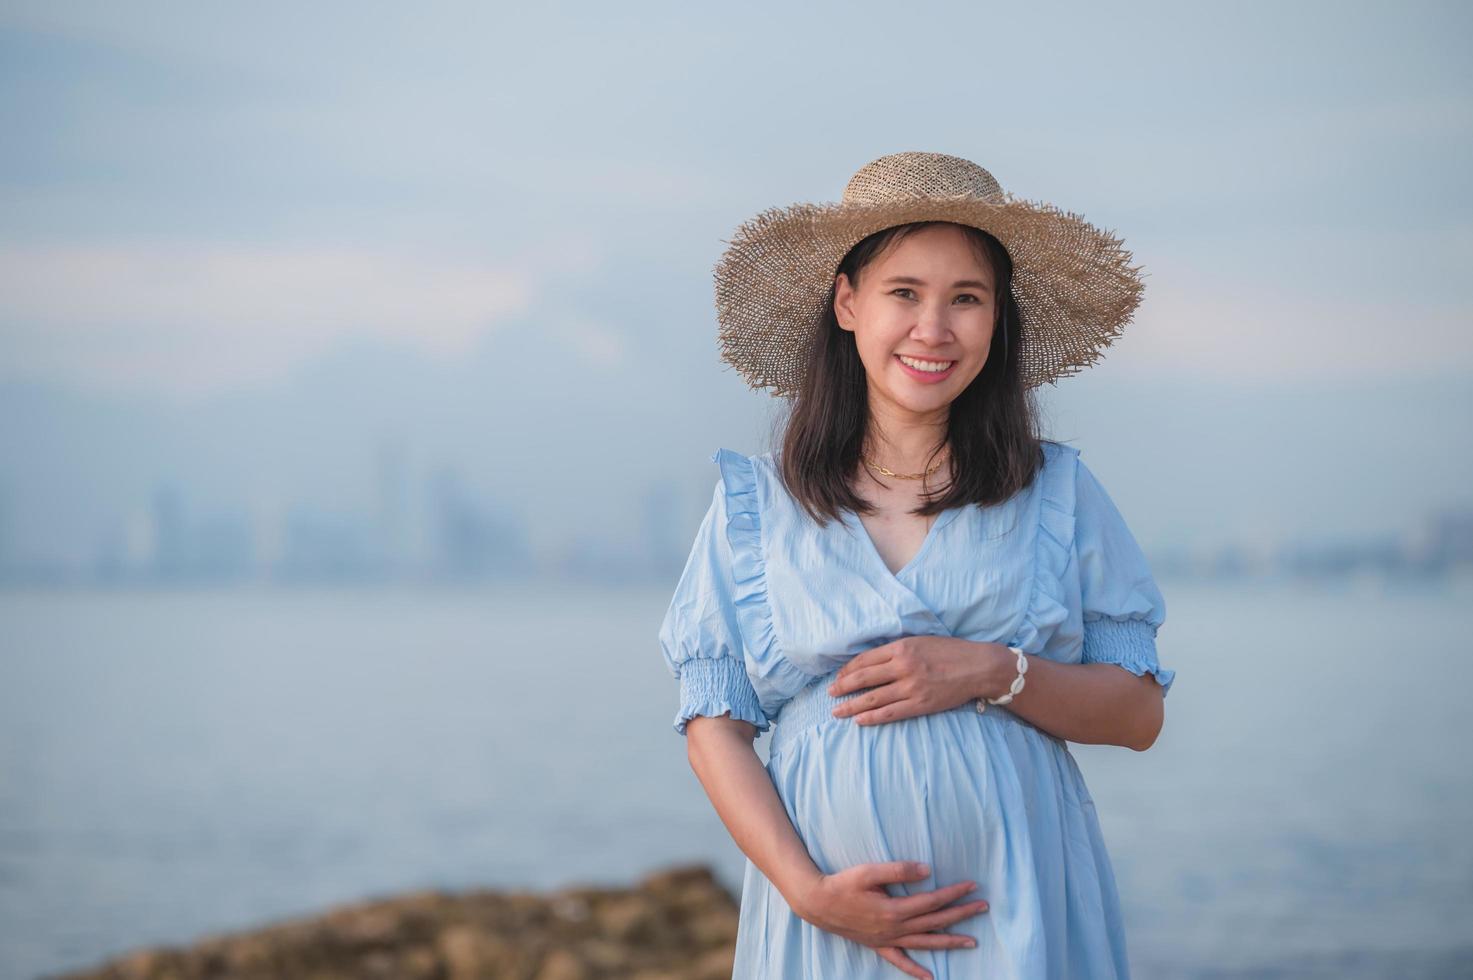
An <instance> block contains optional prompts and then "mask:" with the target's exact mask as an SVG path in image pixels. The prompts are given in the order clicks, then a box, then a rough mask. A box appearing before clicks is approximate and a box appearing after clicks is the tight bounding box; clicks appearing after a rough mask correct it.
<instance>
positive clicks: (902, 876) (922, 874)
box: [839, 861, 931, 887]
mask: <svg viewBox="0 0 1473 980" xmlns="http://www.w3.org/2000/svg"><path fill="white" fill-rule="evenodd" d="M839 873H840V874H845V873H848V874H852V875H854V877H855V878H857V879H858V880H859V883H860V884H861V885H863V886H866V887H873V886H875V885H888V884H890V883H892V882H897V881H920V880H922V879H924V878H928V877H930V875H931V869H930V867H929V866H927V865H926V864H925V863H923V862H920V861H877V862H874V863H872V864H856V865H855V866H854V867H852V868H849V869H847V872H846V871H841V872H839Z"/></svg>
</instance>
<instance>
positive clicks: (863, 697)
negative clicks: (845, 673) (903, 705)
mask: <svg viewBox="0 0 1473 980" xmlns="http://www.w3.org/2000/svg"><path fill="white" fill-rule="evenodd" d="M904 697H905V695H903V694H901V693H900V690H899V688H898V687H896V685H894V684H886V685H885V686H884V687H877V688H875V689H874V690H872V691H865V692H864V693H863V694H860V695H856V696H855V697H852V698H850V699H849V700H848V701H845V702H843V703H842V704H837V705H835V706H834V710H833V711H832V712H830V713H831V714H832V715H833V716H834V717H835V718H847V717H849V716H850V715H857V714H859V713H860V712H863V711H869V710H871V709H874V708H879V707H883V706H884V705H887V704H890V703H891V702H894V701H899V700H901V699H902V698H904Z"/></svg>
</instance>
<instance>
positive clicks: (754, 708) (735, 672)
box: [675, 657, 772, 735]
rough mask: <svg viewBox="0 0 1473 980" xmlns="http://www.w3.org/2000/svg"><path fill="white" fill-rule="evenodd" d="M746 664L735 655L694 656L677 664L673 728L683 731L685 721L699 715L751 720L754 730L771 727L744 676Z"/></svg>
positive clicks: (763, 730) (762, 730) (681, 732)
mask: <svg viewBox="0 0 1473 980" xmlns="http://www.w3.org/2000/svg"><path fill="white" fill-rule="evenodd" d="M746 669H747V668H746V666H745V665H744V664H743V663H742V662H741V661H740V660H737V659H736V658H735V657H695V658H692V659H690V660H687V661H685V662H684V663H683V664H681V665H680V709H679V710H678V711H677V712H676V714H675V730H676V731H677V732H678V733H680V734H681V735H684V734H685V725H686V722H688V721H690V720H691V719H692V718H694V717H696V716H698V715H702V716H707V717H712V718H719V717H720V716H721V715H724V714H726V713H728V712H730V713H731V717H733V718H736V719H739V720H741V721H747V722H751V723H752V724H753V725H755V726H757V731H759V732H765V731H767V730H768V729H769V728H771V727H772V725H771V723H770V722H769V721H768V720H767V715H766V713H765V712H763V710H762V706H761V705H760V704H759V703H758V701H757V695H756V693H755V692H754V691H752V686H751V684H750V682H749V681H748V680H747V677H746Z"/></svg>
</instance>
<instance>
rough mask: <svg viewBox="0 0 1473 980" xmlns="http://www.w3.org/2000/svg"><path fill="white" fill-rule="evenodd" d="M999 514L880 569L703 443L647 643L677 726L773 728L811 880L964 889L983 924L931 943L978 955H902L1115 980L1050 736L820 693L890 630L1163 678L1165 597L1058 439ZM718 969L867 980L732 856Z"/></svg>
mask: <svg viewBox="0 0 1473 980" xmlns="http://www.w3.org/2000/svg"><path fill="white" fill-rule="evenodd" d="M1042 445H1043V450H1044V456H1045V463H1044V465H1043V467H1042V469H1041V470H1040V471H1039V473H1038V475H1037V477H1036V478H1035V479H1034V481H1033V483H1032V484H1031V485H1030V486H1029V487H1028V488H1026V489H1025V490H1023V491H1021V492H1019V493H1018V494H1016V495H1015V496H1014V497H1013V498H1012V499H1010V500H1008V501H1006V502H1005V503H1002V504H998V505H995V506H992V507H980V506H977V505H969V506H965V507H959V508H952V509H950V510H947V511H945V512H943V513H942V514H941V515H939V516H938V517H937V518H936V520H935V521H934V522H933V523H932V526H931V529H930V531H929V532H928V534H927V536H926V539H925V542H924V544H922V546H921V548H920V550H919V551H918V552H917V553H916V555H915V557H914V558H912V559H911V561H910V562H909V563H908V564H907V565H906V566H905V567H904V568H902V569H901V570H900V571H899V572H898V573H892V572H891V571H890V569H889V568H888V567H887V566H886V565H885V563H884V561H883V560H882V559H881V557H880V554H879V552H878V551H877V550H876V548H875V546H874V543H873V541H872V540H871V539H870V537H869V535H868V533H867V532H866V530H865V528H864V525H863V524H862V523H861V522H860V520H859V517H858V515H856V514H854V513H853V512H847V511H846V512H845V514H844V520H843V521H842V522H831V523H830V524H829V525H828V526H827V527H826V528H821V527H819V526H818V524H817V523H816V522H814V521H813V520H812V519H811V518H809V517H808V516H807V514H806V513H805V512H803V511H802V510H801V508H800V507H799V505H798V504H797V502H796V501H795V500H793V498H792V497H791V496H789V495H788V494H787V492H786V491H785V489H784V488H783V486H782V484H781V482H780V481H779V479H778V474H777V471H776V468H775V467H776V463H775V461H774V460H773V458H772V454H771V453H766V454H763V455H759V456H751V457H748V456H744V455H742V454H740V453H736V452H732V451H731V450H729V449H718V450H717V451H716V453H715V454H714V455H713V456H712V460H713V461H714V462H715V463H716V464H717V465H718V466H719V468H720V478H719V479H718V481H717V483H716V488H715V492H714V494H713V496H712V499H711V506H710V509H709V510H708V511H707V513H706V516H705V519H704V520H703V521H702V522H701V525H700V528H699V530H698V531H697V533H696V539H695V544H694V546H693V548H692V549H691V553H690V558H689V560H688V561H687V563H686V565H685V569H684V571H683V572H682V574H681V578H680V581H679V583H678V584H677V586H676V589H675V594H674V597H673V599H672V600H671V603H670V607H669V610H668V611H667V613H666V615H665V618H664V622H663V623H662V625H661V627H660V633H659V639H660V645H661V648H662V649H663V652H664V657H665V661H666V663H667V665H668V666H669V668H670V670H671V673H672V674H673V675H674V676H675V677H676V678H677V679H678V680H679V686H680V707H679V711H678V712H677V714H676V717H675V730H676V731H677V732H679V733H681V734H682V735H683V734H684V733H685V725H686V722H687V721H688V720H689V719H690V718H692V717H694V716H696V715H710V716H719V715H722V714H725V713H727V712H730V714H731V717H733V718H741V719H744V720H746V721H749V722H751V723H752V724H753V725H755V726H756V727H757V729H758V731H768V730H769V729H771V730H772V737H771V740H770V743H769V757H768V762H767V771H768V773H769V774H770V775H771V777H772V783H773V786H774V787H775V788H776V790H777V794H778V796H779V797H780V798H781V799H782V801H783V804H784V806H785V807H786V809H787V812H788V817H789V819H790V820H791V821H792V823H793V826H794V828H795V829H796V830H797V832H798V835H799V837H800V838H801V839H802V841H803V843H804V845H805V846H806V848H807V850H808V853H809V854H810V855H811V856H812V858H813V861H814V863H815V864H816V865H817V866H818V867H819V868H820V869H821V870H822V871H824V872H826V873H833V872H836V871H840V870H842V869H844V868H846V867H850V866H853V865H855V864H862V863H868V862H878V861H894V860H911V861H922V862H925V863H927V864H929V865H930V867H931V875H932V876H931V877H930V878H927V879H925V880H923V881H918V882H915V883H914V884H896V885H892V886H890V888H889V890H890V893H891V894H893V895H897V896H898V895H909V894H915V893H917V892H919V891H930V890H933V889H935V888H939V887H942V886H945V885H949V884H953V883H956V882H958V881H962V880H974V881H976V882H977V883H978V885H979V888H978V890H977V892H976V893H974V894H973V895H970V896H968V897H967V900H973V899H975V898H979V897H980V898H985V899H986V900H987V901H988V903H989V905H990V908H989V910H988V911H986V912H983V913H981V914H980V915H976V916H973V917H971V918H969V919H965V920H963V921H962V922H961V923H959V924H958V925H956V926H954V927H952V928H950V929H948V930H947V931H950V932H964V933H966V934H968V935H972V936H974V937H976V938H977V946H976V947H975V948H973V949H950V950H924V949H913V950H907V955H909V956H910V957H911V958H912V959H914V960H916V961H917V962H918V963H920V964H921V965H922V966H924V967H925V968H926V969H928V970H930V971H931V973H932V975H933V976H934V977H935V978H936V980H948V978H953V980H955V978H962V977H966V978H980V977H986V978H988V980H1009V978H1017V980H1022V978H1027V980H1053V978H1124V977H1127V976H1128V975H1129V967H1128V964H1127V960H1126V944H1125V934H1124V929H1123V923H1122V920H1121V912H1120V902H1119V897H1118V895H1117V892H1116V886H1115V877H1114V874H1113V872H1112V870H1111V865H1110V859H1109V855H1108V854H1107V853H1106V849H1105V843H1104V840H1103V838H1102V836H1101V833H1100V827H1099V822H1098V819H1097V817H1096V813H1095V806H1094V801H1093V799H1092V798H1091V796H1090V793H1089V790H1088V789H1087V788H1086V786H1085V782H1084V778H1083V776H1082V775H1081V774H1080V771H1079V768H1078V766H1077V765H1076V764H1075V761H1074V757H1073V755H1071V754H1070V752H1069V747H1068V744H1067V743H1066V742H1065V741H1064V740H1063V739H1060V738H1056V737H1055V736H1053V735H1051V734H1048V733H1046V732H1044V731H1042V730H1041V729H1039V728H1036V727H1034V726H1033V725H1031V724H1029V723H1028V722H1027V721H1025V720H1024V719H1023V718H1021V717H1020V716H1018V715H1017V714H1015V713H1013V712H1011V711H1009V710H1008V709H1007V708H1005V707H1003V706H1000V705H988V706H987V710H986V711H985V712H984V713H982V714H978V713H977V711H976V705H975V702H967V703H964V704H963V705H961V706H960V707H958V708H954V709H952V710H949V711H943V712H937V713H934V714H929V715H924V716H921V717H917V718H906V719H902V720H899V721H895V722H889V723H885V724H880V725H874V726H861V725H858V724H856V723H855V721H854V719H853V718H834V717H832V715H831V714H830V710H831V709H832V707H833V706H834V705H835V704H837V703H839V701H842V700H845V699H847V698H848V697H853V696H854V695H853V694H850V695H845V696H843V697H841V698H838V699H835V698H833V697H831V696H829V695H828V693H827V692H826V690H825V688H826V687H827V686H828V684H829V682H830V681H831V680H832V678H833V675H834V674H835V673H836V672H837V671H838V669H839V668H840V667H842V666H843V665H844V663H845V662H846V661H848V660H849V659H850V658H851V657H853V656H855V655H856V654H859V653H861V652H863V651H865V650H868V649H870V648H871V647H875V646H879V645H881V644H884V643H889V642H891V641H893V640H896V639H898V638H900V637H902V636H907V635H933V636H956V637H962V638H964V639H968V640H975V641H986V642H995V643H1005V644H1007V645H1010V646H1016V647H1020V648H1021V649H1022V650H1023V651H1024V652H1025V653H1027V654H1030V655H1036V656H1042V657H1047V658H1049V659H1050V660H1055V661H1059V662H1061V663H1080V662H1085V663H1090V662H1105V663H1114V664H1118V665H1119V666H1120V667H1122V668H1124V669H1125V670H1128V671H1130V672H1131V673H1133V674H1136V675H1138V676H1139V675H1143V674H1145V673H1146V672H1150V673H1151V674H1152V675H1153V676H1154V677H1155V679H1156V681H1157V682H1158V683H1159V684H1161V685H1162V687H1163V694H1164V693H1165V692H1166V691H1169V690H1170V688H1171V683H1172V679H1173V677H1174V675H1175V672H1174V671H1171V670H1167V669H1164V668H1162V667H1161V666H1160V664H1159V662H1158V659H1157V655H1156V631H1157V629H1158V628H1159V627H1160V626H1161V624H1162V622H1163V621H1164V619H1165V616H1166V607H1165V601H1164V600H1163V598H1162V595H1161V592H1160V590H1159V589H1158V588H1157V586H1156V583H1155V581H1154V579H1153V577H1152V575H1151V571H1150V569H1149V567H1148V566H1147V563H1146V559H1145V556H1144V555H1143V554H1142V552H1141V549H1140V547H1139V546H1138V544H1137V543H1136V540H1135V538H1134V537H1133V536H1132V534H1131V532H1130V530H1129V529H1128V527H1127V526H1126V524H1125V521H1124V519H1123V518H1122V517H1121V515H1120V512H1119V511H1118V510H1117V509H1116V507H1115V505H1114V504H1113V502H1112V501H1111V499H1110V497H1109V496H1108V495H1107V494H1106V492H1105V490H1104V488H1103V487H1102V486H1101V485H1100V483H1099V481H1098V480H1097V479H1096V478H1095V476H1094V475H1093V473H1091V472H1090V470H1089V469H1088V468H1087V467H1086V466H1085V465H1084V463H1083V461H1081V460H1080V458H1079V451H1078V450H1076V449H1074V448H1072V447H1069V446H1065V445H1063V444H1060V443H1054V442H1047V441H1045V442H1044V443H1043V444H1042ZM733 976H734V977H735V978H739V980H774V978H790V977H791V978H800V977H802V978H846V980H864V978H871V977H873V978H877V980H878V978H885V980H894V978H896V977H901V976H903V974H902V973H901V972H900V971H899V970H898V969H897V968H896V967H895V966H893V965H892V964H890V963H888V962H886V961H885V960H883V959H882V958H881V957H880V956H879V954H878V953H876V952H875V951H874V950H873V949H870V948H869V947H866V946H863V945H861V944H859V943H855V942H853V941H851V940H848V939H845V938H843V937H840V936H836V935H834V934H833V933H829V932H825V931H824V930H822V929H819V928H818V927H816V926H814V925H812V924H810V923H808V922H806V921H804V920H803V919H801V918H799V917H798V916H797V915H795V914H794V913H793V911H792V910H791V909H790V908H789V907H788V904H787V902H786V901H785V900H784V898H783V896H782V894H781V893H780V892H778V891H777V889H776V888H774V887H773V886H772V884H771V883H770V882H769V881H768V879H767V878H766V876H765V875H763V874H762V872H761V871H759V870H758V869H757V867H756V866H755V865H754V864H752V862H751V861H750V860H749V861H748V862H747V865H746V873H745V878H744V881H743V885H742V896H741V916H740V924H739V928H738V935H737V949H736V961H735V969H734V971H733Z"/></svg>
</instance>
